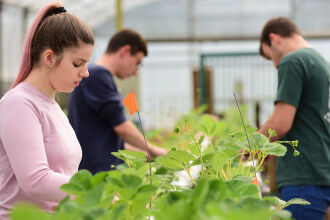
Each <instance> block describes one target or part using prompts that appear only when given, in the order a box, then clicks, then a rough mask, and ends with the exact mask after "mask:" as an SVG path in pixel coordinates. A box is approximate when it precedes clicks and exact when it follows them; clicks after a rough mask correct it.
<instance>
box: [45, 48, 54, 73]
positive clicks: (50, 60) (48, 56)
mask: <svg viewBox="0 0 330 220" xmlns="http://www.w3.org/2000/svg"><path fill="white" fill-rule="evenodd" d="M42 58H43V59H42V60H43V63H44V64H45V66H46V67H47V68H48V70H50V69H51V68H52V67H53V66H54V65H55V63H56V55H55V53H54V51H53V50H51V49H47V50H45V51H44V53H43V56H42Z"/></svg>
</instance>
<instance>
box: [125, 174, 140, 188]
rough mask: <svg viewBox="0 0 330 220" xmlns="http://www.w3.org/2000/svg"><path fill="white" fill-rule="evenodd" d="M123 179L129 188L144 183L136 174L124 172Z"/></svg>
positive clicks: (137, 186)
mask: <svg viewBox="0 0 330 220" xmlns="http://www.w3.org/2000/svg"><path fill="white" fill-rule="evenodd" d="M121 180H122V183H123V184H124V185H125V187H126V188H129V189H137V188H139V187H140V186H141V185H142V179H141V178H140V177H138V176H135V175H126V174H123V175H122V176H121Z"/></svg>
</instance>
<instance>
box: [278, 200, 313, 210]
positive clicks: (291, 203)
mask: <svg viewBox="0 0 330 220" xmlns="http://www.w3.org/2000/svg"><path fill="white" fill-rule="evenodd" d="M310 204H311V203H310V202H308V201H306V200H305V199H300V198H295V199H291V200H289V201H287V202H286V204H285V206H284V208H285V207H287V206H289V205H310Z"/></svg>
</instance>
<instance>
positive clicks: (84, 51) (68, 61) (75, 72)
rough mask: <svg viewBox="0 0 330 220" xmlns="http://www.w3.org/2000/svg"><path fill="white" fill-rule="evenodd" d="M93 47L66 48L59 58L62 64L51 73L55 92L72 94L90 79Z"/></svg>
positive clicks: (81, 45)
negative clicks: (83, 80)
mask: <svg viewBox="0 0 330 220" xmlns="http://www.w3.org/2000/svg"><path fill="white" fill-rule="evenodd" d="M92 51H93V45H91V44H80V46H79V47H77V48H66V49H64V51H63V54H62V55H61V56H60V57H58V58H60V59H61V60H60V62H59V64H58V65H55V66H54V67H53V68H52V69H51V71H49V80H50V83H51V86H52V87H53V89H54V90H55V91H59V92H66V93H69V92H72V91H73V90H74V88H75V87H77V86H78V85H79V83H80V81H81V80H82V78H84V77H88V75H89V73H88V69H87V62H88V61H89V59H90V57H91V55H92Z"/></svg>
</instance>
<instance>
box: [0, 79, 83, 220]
mask: <svg viewBox="0 0 330 220" xmlns="http://www.w3.org/2000/svg"><path fill="white" fill-rule="evenodd" d="M80 160H81V148H80V145H79V142H78V140H77V137H76V134H75V133H74V131H73V129H72V127H71V125H70V123H69V121H68V119H67V117H66V115H65V114H64V113H63V111H62V110H61V108H60V107H59V105H58V104H57V103H56V102H55V100H53V99H50V98H49V97H47V96H46V95H44V94H43V93H41V92H40V91H39V90H37V89H36V88H35V87H33V86H32V85H31V84H29V83H27V82H23V83H20V84H19V85H17V86H16V87H15V88H14V89H11V90H10V91H9V92H8V93H7V94H5V95H4V97H3V98H2V99H1V100H0V219H6V218H8V213H9V211H10V208H11V207H12V206H13V205H14V204H15V203H17V202H22V201H23V202H32V203H35V204H37V205H39V206H41V207H42V208H44V209H45V210H50V209H51V208H52V207H54V206H55V205H57V204H58V202H59V201H60V200H61V199H62V198H63V197H65V195H66V194H65V193H64V192H63V191H61V190H60V189H59V188H60V186H61V185H62V184H64V183H67V182H68V181H69V179H70V177H71V176H72V175H73V174H74V173H75V172H77V171H78V166H79V163H80Z"/></svg>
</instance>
